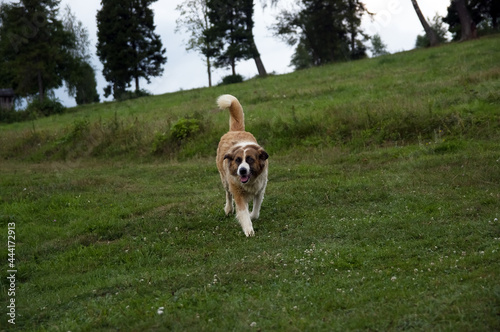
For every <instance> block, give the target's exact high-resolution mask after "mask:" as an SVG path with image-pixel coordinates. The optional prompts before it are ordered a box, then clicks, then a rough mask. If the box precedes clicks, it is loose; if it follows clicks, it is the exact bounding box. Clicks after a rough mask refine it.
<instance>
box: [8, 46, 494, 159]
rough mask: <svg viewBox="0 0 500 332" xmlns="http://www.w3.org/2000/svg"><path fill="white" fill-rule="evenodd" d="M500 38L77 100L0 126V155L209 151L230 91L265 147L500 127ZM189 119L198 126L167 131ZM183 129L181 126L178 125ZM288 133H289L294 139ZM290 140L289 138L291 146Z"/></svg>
mask: <svg viewBox="0 0 500 332" xmlns="http://www.w3.org/2000/svg"><path fill="white" fill-rule="evenodd" d="M499 40H500V37H498V36H494V37H489V38H484V39H481V40H479V41H475V42H472V43H463V44H453V45H447V46H443V47H439V48H435V49H429V50H420V51H411V52H404V53H399V54H395V55H388V56H384V57H378V58H374V59H368V60H363V61H356V62H349V63H343V64H336V65H332V66H325V67H321V68H314V69H310V70H305V71H299V72H295V73H292V74H287V75H280V76H275V77H269V78H267V79H253V80H250V81H248V82H245V83H242V84H236V85H232V86H225V87H216V88H212V89H198V90H191V91H182V92H177V93H169V94H165V95H161V96H154V97H147V98H141V99H137V100H130V101H126V102H121V103H114V102H113V103H104V104H97V105H90V106H85V107H77V108H75V109H73V110H70V112H71V113H69V114H64V115H61V116H52V117H49V118H44V119H39V120H37V121H34V122H26V123H16V124H12V125H0V133H1V145H0V146H1V147H0V156H1V157H3V158H8V159H11V158H13V159H17V160H19V159H21V160H32V161H43V160H67V159H70V160H72V159H76V158H82V157H86V156H96V157H107V158H109V157H116V156H121V157H123V156H126V157H133V158H134V159H136V158H137V157H141V158H142V157H149V156H151V155H155V154H156V155H167V156H168V157H178V156H179V157H181V158H182V159H185V158H186V157H192V156H208V155H210V154H212V151H213V148H214V147H215V146H216V145H217V141H218V138H219V137H220V135H221V133H223V132H224V131H226V130H227V117H228V114H227V113H226V112H218V111H217V109H216V107H215V102H214V100H215V99H216V97H217V96H218V95H220V94H223V93H230V94H233V95H235V96H237V97H238V98H239V99H240V101H241V103H242V104H243V107H244V109H245V112H246V116H247V127H248V130H250V131H252V132H254V133H255V134H256V135H257V137H259V138H260V139H261V140H263V143H264V144H265V143H268V142H269V143H271V142H272V144H270V149H272V151H271V152H273V153H276V152H286V151H287V150H288V149H290V148H291V147H293V146H296V145H298V146H304V147H307V148H309V147H311V146H313V147H322V146H331V145H335V146H347V147H355V148H356V147H365V146H368V145H375V146H377V145H381V144H384V145H387V144H389V145H405V144H407V143H415V142H417V141H419V140H420V141H428V140H435V139H436V137H437V136H439V137H450V138H451V137H453V138H456V137H459V138H463V137H468V138H492V135H497V132H498V131H499V130H498V129H499V125H498V112H497V111H498V105H499V103H500V97H499V91H500V86H499V77H500V65H499V63H500V43H499ZM181 118H192V119H193V120H192V121H194V122H195V124H196V125H197V127H198V129H196V130H194V131H191V132H189V135H188V136H187V137H181V138H182V139H179V138H174V137H173V136H175V135H172V127H173V126H174V125H175V124H176V123H177V121H178V120H179V119H181ZM181 129H182V128H181ZM292 138H293V140H292ZM291 142H293V143H291Z"/></svg>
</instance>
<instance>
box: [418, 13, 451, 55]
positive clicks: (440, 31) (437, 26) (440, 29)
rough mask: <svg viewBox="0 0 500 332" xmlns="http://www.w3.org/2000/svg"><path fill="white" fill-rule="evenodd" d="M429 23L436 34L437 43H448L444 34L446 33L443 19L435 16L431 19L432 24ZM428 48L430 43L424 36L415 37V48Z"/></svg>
mask: <svg viewBox="0 0 500 332" xmlns="http://www.w3.org/2000/svg"><path fill="white" fill-rule="evenodd" d="M430 23H431V24H430V27H431V29H432V30H434V32H435V33H436V35H437V38H438V40H439V43H440V44H442V43H446V42H447V41H448V39H447V38H446V33H447V32H448V31H447V30H446V27H445V26H444V25H443V18H442V17H441V16H439V15H435V16H434V18H433V19H432V22H430ZM430 46H431V42H430V40H429V37H427V35H426V34H423V35H418V36H417V40H416V42H415V47H416V48H424V47H430Z"/></svg>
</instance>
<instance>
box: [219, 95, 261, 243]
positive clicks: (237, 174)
mask: <svg viewBox="0 0 500 332" xmlns="http://www.w3.org/2000/svg"><path fill="white" fill-rule="evenodd" d="M217 104H218V105H219V107H220V108H221V109H225V108H229V113H230V119H229V132H228V133H226V134H225V135H224V136H222V137H221V140H220V142H219V147H218V148H217V157H216V163H217V168H218V170H219V174H220V177H221V181H222V184H223V186H224V189H225V190H226V206H225V208H224V211H225V212H226V215H228V214H230V213H232V212H233V199H234V202H235V203H236V217H237V219H238V221H239V222H240V224H241V226H242V228H243V232H244V233H245V235H246V236H253V235H254V230H253V226H252V222H251V219H257V218H258V217H259V213H260V205H261V203H262V199H263V198H264V192H265V188H266V185H267V170H268V160H267V159H268V157H269V155H268V154H267V153H266V151H265V150H264V149H263V148H262V147H261V146H260V145H258V144H257V140H256V139H255V137H254V136H253V135H252V134H251V133H249V132H246V131H244V130H245V122H244V115H243V109H242V107H241V104H240V103H239V101H238V100H237V99H236V98H235V97H233V96H231V95H222V96H220V97H219V98H218V100H217ZM243 169H244V170H243ZM242 172H243V174H241V173H242ZM252 199H253V202H254V204H253V209H252V213H249V211H248V203H249V202H250V201H251V200H252Z"/></svg>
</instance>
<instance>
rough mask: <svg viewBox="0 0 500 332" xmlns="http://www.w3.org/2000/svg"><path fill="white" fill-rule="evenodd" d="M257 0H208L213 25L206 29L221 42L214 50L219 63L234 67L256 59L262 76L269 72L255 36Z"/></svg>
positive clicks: (212, 38)
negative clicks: (237, 63)
mask: <svg viewBox="0 0 500 332" xmlns="http://www.w3.org/2000/svg"><path fill="white" fill-rule="evenodd" d="M253 5H254V4H253V0H232V1H228V0H207V7H208V9H209V11H208V17H209V18H210V21H211V22H212V24H213V26H212V28H211V29H209V30H208V31H206V33H205V36H206V38H207V40H209V41H211V43H212V44H214V45H219V46H220V48H219V49H218V51H216V52H214V56H215V66H216V67H219V68H221V67H231V70H232V74H233V75H236V62H237V61H239V60H248V59H252V58H253V59H254V60H255V64H256V65H257V70H258V72H259V75H260V76H265V75H266V70H265V68H264V64H263V63H262V60H261V58H260V54H259V51H258V50H257V46H256V44H255V40H254V36H253V26H254V22H253Z"/></svg>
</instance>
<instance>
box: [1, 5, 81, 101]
mask: <svg viewBox="0 0 500 332" xmlns="http://www.w3.org/2000/svg"><path fill="white" fill-rule="evenodd" d="M58 5H59V1H58V0H23V1H21V2H19V3H13V4H5V3H4V4H2V5H1V10H0V19H1V22H2V25H1V26H0V54H1V59H2V67H3V70H2V71H3V72H7V73H6V75H7V77H9V81H10V84H11V85H12V87H13V88H14V89H15V91H16V94H17V95H18V96H21V97H27V96H33V95H38V98H39V100H40V101H41V102H43V101H44V99H45V95H46V93H47V91H49V90H51V89H55V88H59V87H60V86H61V85H62V82H63V79H64V77H65V75H66V73H67V71H68V70H69V68H70V67H71V64H72V63H73V60H74V59H73V58H72V56H71V54H70V52H69V50H71V49H72V48H73V47H74V41H75V36H74V35H72V34H71V33H70V32H68V31H66V30H65V29H64V27H63V24H62V22H61V20H59V19H58V17H57V16H58ZM4 74H5V73H4Z"/></svg>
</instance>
